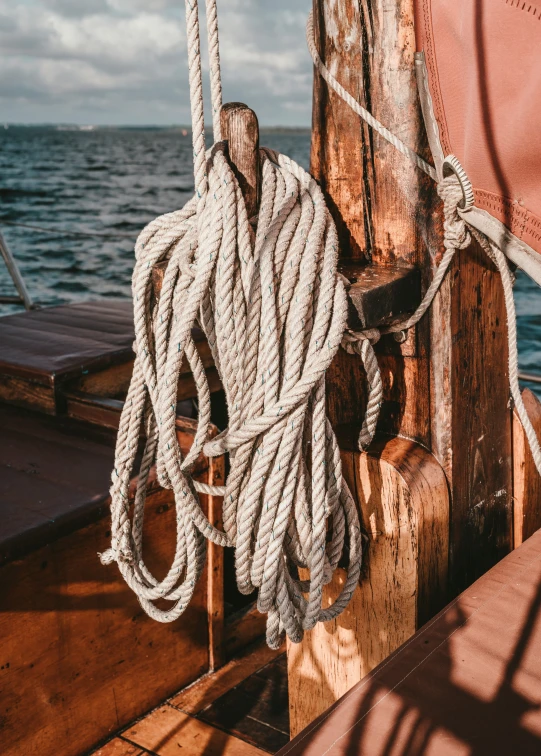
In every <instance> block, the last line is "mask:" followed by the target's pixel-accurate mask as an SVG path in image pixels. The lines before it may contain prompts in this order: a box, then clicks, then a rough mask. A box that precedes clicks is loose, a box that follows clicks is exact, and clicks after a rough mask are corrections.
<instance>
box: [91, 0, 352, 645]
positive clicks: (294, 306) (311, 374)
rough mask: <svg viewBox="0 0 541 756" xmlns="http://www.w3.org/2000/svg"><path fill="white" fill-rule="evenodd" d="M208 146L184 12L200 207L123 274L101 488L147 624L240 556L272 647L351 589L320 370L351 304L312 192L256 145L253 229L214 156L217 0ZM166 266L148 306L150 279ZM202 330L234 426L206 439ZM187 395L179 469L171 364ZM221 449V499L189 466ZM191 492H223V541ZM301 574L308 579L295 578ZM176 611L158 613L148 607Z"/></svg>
mask: <svg viewBox="0 0 541 756" xmlns="http://www.w3.org/2000/svg"><path fill="white" fill-rule="evenodd" d="M206 5H207V14H208V15H207V18H208V22H207V28H208V34H209V51H210V58H211V65H210V69H211V82H212V87H211V94H212V109H213V121H214V129H215V132H214V137H215V142H216V143H215V145H214V147H213V149H212V150H211V151H210V153H209V155H206V154H205V141H204V120H203V92H202V80H201V57H200V43H199V23H198V8H197V3H192V2H186V22H187V37H188V51H189V79H190V100H191V108H192V124H193V145H194V176H195V186H196V194H195V196H194V198H193V199H192V200H191V201H190V202H189V203H188V204H187V205H186V207H184V208H183V209H182V210H179V211H177V212H173V213H169V214H167V215H164V216H162V217H160V218H157V219H156V220H155V221H153V222H152V223H150V224H149V225H148V226H147V227H146V228H145V229H144V231H143V232H142V233H141V235H140V236H139V238H138V240H137V243H136V248H135V255H136V264H135V269H134V274H133V302H134V319H135V353H136V358H135V364H134V370H133V377H132V381H131V384H130V387H129V391H128V395H127V398H126V402H125V404H124V408H123V412H122V416H121V421H120V427H119V432H118V439H117V447H116V456H115V469H114V472H113V485H112V488H111V514H112V543H111V549H110V550H109V551H108V552H106V553H105V554H103V555H102V561H104V562H105V563H110V562H111V561H113V560H114V561H116V562H117V564H118V566H119V569H120V571H121V573H122V575H123V577H124V579H125V580H126V582H127V583H128V585H129V586H130V587H131V588H132V589H133V590H134V591H135V593H136V594H137V596H138V598H139V601H140V602H141V605H142V607H143V608H144V610H145V611H146V612H147V613H148V614H149V615H150V616H151V617H153V618H154V619H156V620H159V621H161V622H169V621H172V620H174V619H175V618H177V617H178V616H179V615H180V614H182V612H183V611H184V609H185V608H186V606H187V604H188V602H189V600H190V598H191V596H192V594H193V591H194V588H195V585H196V583H197V580H198V578H199V576H200V574H201V570H202V567H203V563H204V556H205V538H208V539H210V540H212V541H213V542H214V543H217V544H219V545H222V546H234V547H235V564H236V575H237V583H238V586H239V589H240V590H241V591H242V592H243V593H251V592H252V591H254V590H256V589H257V590H258V608H259V610H260V611H261V612H266V613H268V620H267V642H268V643H269V645H271V646H272V647H274V648H276V647H278V646H279V644H280V642H281V640H282V637H283V633H284V631H285V632H286V633H287V634H288V636H289V637H290V638H291V639H292V640H293V641H300V640H301V638H302V636H303V633H304V630H306V629H309V628H311V627H313V626H314V625H315V624H316V622H320V621H327V620H329V619H332V618H333V617H335V616H337V615H338V614H339V613H340V612H341V611H342V610H343V609H344V608H345V606H346V605H347V603H348V602H349V599H350V597H351V595H352V593H353V590H354V589H355V586H356V584H357V582H358V579H359V573H360V565H361V557H362V547H361V533H360V526H359V520H358V514H357V509H356V506H355V503H354V501H353V499H352V496H351V494H350V491H349V489H348V487H347V485H346V483H345V481H344V480H343V477H342V470H341V462H340V451H339V448H338V444H337V441H336V438H335V436H334V433H333V430H332V428H331V426H330V424H329V421H328V420H327V417H326V414H325V382H324V381H325V371H326V369H327V367H328V366H329V364H330V362H331V361H332V359H333V357H334V355H335V354H336V351H337V350H338V348H339V347H340V343H341V340H342V335H343V333H344V328H345V324H346V316H347V298H346V293H345V289H344V286H343V283H342V281H341V280H340V279H339V278H338V277H337V261H338V240H337V233H336V228H335V225H334V222H333V220H332V218H331V216H330V213H329V211H328V209H327V207H326V205H325V200H324V197H323V193H322V191H321V189H320V188H319V186H318V185H317V183H316V182H315V181H314V179H312V178H311V176H310V175H309V174H307V173H306V172H305V171H304V170H303V169H302V168H301V167H300V166H298V165H297V164H296V163H295V162H293V161H292V160H290V159H289V158H287V157H286V156H284V155H280V154H278V153H276V152H273V151H272V150H268V149H262V150H261V152H260V161H261V175H262V187H261V205H260V210H259V216H258V218H257V227H256V230H255V233H254V231H253V230H252V226H251V224H250V219H249V218H248V217H247V212H246V206H245V203H244V199H243V196H242V192H241V190H240V187H239V184H238V182H237V180H236V178H235V175H234V172H233V170H232V169H231V166H230V165H229V163H228V160H227V158H226V155H225V153H224V146H223V144H221V143H220V142H219V137H220V134H219V112H220V108H221V84H220V67H219V55H218V27H217V18H216V4H215V0H207V2H206ZM162 260H167V261H168V264H167V268H166V272H165V275H164V280H163V285H162V291H161V295H160V299H159V302H158V304H157V306H156V307H155V308H154V309H153V308H152V304H151V303H152V299H151V292H152V278H151V276H152V268H153V266H154V265H155V264H156V263H158V262H160V261H162ZM196 321H197V322H198V323H199V324H200V326H201V327H202V328H203V330H204V332H205V335H206V337H207V340H208V343H209V346H210V349H211V351H212V355H213V359H214V364H215V366H216V368H217V369H218V372H219V375H220V378H221V381H222V385H223V388H224V391H225V395H226V399H227V406H228V411H229V426H228V428H227V430H226V431H224V432H223V433H222V434H220V435H219V436H218V437H217V438H215V439H213V440H211V441H209V440H208V439H207V434H208V428H209V423H210V391H209V386H208V383H207V378H206V375H205V371H204V369H203V364H202V361H201V358H200V356H199V354H198V352H197V348H196V346H195V344H194V342H193V339H192V336H191V331H192V327H193V326H194V324H195V323H196ZM184 359H186V360H187V361H188V363H189V365H190V368H191V371H192V374H193V378H194V381H195V384H196V388H197V397H198V404H199V418H198V426H197V431H196V434H195V438H194V442H193V445H192V447H191V450H190V452H189V453H188V454H187V456H186V457H184V458H183V457H182V455H181V453H180V449H179V445H178V442H177V437H176V429H175V419H176V392H177V384H178V378H179V373H180V369H181V364H182V361H183V360H184ZM143 433H144V435H145V438H146V440H145V446H144V451H143V455H142V461H141V464H140V468H139V474H138V482H137V488H136V493H135V499H134V502H133V504H131V503H130V501H129V483H130V479H131V478H132V477H133V474H134V466H135V460H136V455H137V450H138V444H139V438H140V436H141V435H142V434H143ZM201 451H203V453H204V454H206V455H207V456H210V457H212V456H217V455H221V454H224V453H226V452H228V453H229V460H230V471H229V475H228V478H227V482H226V486H225V488H221V487H210V486H206V485H202V484H200V483H198V482H196V481H194V479H193V477H192V471H193V468H194V464H195V461H196V460H197V458H198V456H199V454H200V453H201ZM154 464H156V466H157V474H158V480H159V482H160V484H161V485H162V486H163V487H165V488H168V489H170V490H172V491H173V492H174V496H175V505H176V513H177V533H176V538H177V543H176V551H175V556H174V559H173V563H172V565H171V568H170V570H169V572H168V574H167V575H166V576H165V577H164V578H163V579H158V578H157V577H155V576H153V575H152V574H151V573H150V571H149V569H148V568H147V566H146V564H145V561H144V556H143V522H144V507H145V498H146V488H147V479H148V475H149V472H150V470H151V468H152V466H153V465H154ZM197 492H204V493H209V492H210V493H214V494H223V495H224V504H223V522H224V530H223V532H222V531H220V530H218V529H216V528H215V527H213V526H212V525H211V524H210V522H209V521H208V520H207V518H206V516H205V514H204V513H203V511H202V509H201V505H200V502H199V498H198V495H197ZM344 552H347V561H348V567H347V576H346V580H345V582H344V585H343V588H342V591H341V593H340V595H339V596H338V598H337V599H336V600H335V602H334V603H333V604H332V605H330V606H325V608H323V607H322V594H323V586H324V585H325V584H327V583H328V582H329V581H330V580H331V578H332V575H333V572H334V570H335V569H336V567H337V565H338V562H339V560H340V558H341V556H342V555H343V554H344ZM299 568H301V569H304V570H306V571H307V573H308V579H307V580H306V581H302V580H301V579H300V578H299V575H298V569H299ZM159 599H167V600H168V601H170V602H172V604H171V606H170V608H169V609H163V608H159V607H158V606H157V605H156V601H157V600H159Z"/></svg>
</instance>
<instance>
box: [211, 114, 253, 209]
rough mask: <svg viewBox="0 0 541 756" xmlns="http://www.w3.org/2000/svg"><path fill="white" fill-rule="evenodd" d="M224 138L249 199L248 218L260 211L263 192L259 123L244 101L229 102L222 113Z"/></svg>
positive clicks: (236, 173)
mask: <svg viewBox="0 0 541 756" xmlns="http://www.w3.org/2000/svg"><path fill="white" fill-rule="evenodd" d="M220 123H221V127H222V139H224V140H226V141H227V150H228V155H229V160H230V162H231V165H232V166H233V170H234V171H235V175H236V177H237V179H238V181H239V185H240V188H241V191H242V194H243V197H244V201H245V202H246V210H247V212H248V218H252V217H253V216H254V215H256V214H257V211H258V209H259V196H260V176H259V173H260V169H259V124H258V121H257V116H256V114H255V113H254V111H253V110H250V108H249V107H248V106H247V105H244V103H242V102H227V103H226V104H225V105H224V106H223V107H222V111H221V113H220Z"/></svg>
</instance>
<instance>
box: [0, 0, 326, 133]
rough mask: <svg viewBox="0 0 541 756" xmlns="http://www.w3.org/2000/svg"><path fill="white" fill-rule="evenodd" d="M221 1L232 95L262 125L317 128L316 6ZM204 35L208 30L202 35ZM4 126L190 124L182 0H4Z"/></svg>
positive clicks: (0, 96)
mask: <svg viewBox="0 0 541 756" xmlns="http://www.w3.org/2000/svg"><path fill="white" fill-rule="evenodd" d="M291 6H292V2H291V0H222V3H221V4H220V7H219V14H220V16H219V20H220V35H221V50H222V70H223V83H224V97H225V98H226V99H227V100H242V101H245V102H247V103H248V104H249V105H250V106H251V107H254V109H256V110H257V112H258V115H259V117H260V121H261V123H263V124H273V125H275V124H284V125H288V124H289V125H304V124H308V123H309V117H310V115H309V114H310V92H311V77H312V69H311V63H310V60H309V56H308V53H307V51H306V45H305V42H304V23H305V19H306V14H307V12H308V9H309V6H310V0H294V9H292V7H291ZM203 36H204V30H203ZM0 49H1V50H2V55H1V56H0V107H1V109H2V120H5V121H30V122H32V121H33V122H44V121H57V122H58V121H60V122H62V121H69V122H79V123H83V122H95V123H179V122H182V123H186V122H188V120H189V102H188V81H187V79H188V77H187V68H186V56H187V52H186V35H185V29H184V11H183V3H181V2H179V0H19V2H18V3H17V4H16V5H15V7H14V4H13V0H0Z"/></svg>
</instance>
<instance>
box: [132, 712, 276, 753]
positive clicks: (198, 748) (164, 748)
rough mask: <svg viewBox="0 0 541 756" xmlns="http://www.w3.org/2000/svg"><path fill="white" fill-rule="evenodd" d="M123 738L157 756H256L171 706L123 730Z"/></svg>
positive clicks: (245, 746) (251, 748) (255, 750)
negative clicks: (179, 755)
mask: <svg viewBox="0 0 541 756" xmlns="http://www.w3.org/2000/svg"><path fill="white" fill-rule="evenodd" d="M124 737H125V738H126V739H127V740H130V741H131V742H133V743H136V744H137V745H140V746H142V747H143V748H147V749H148V750H149V751H152V753H154V754H158V756H173V755H174V756H178V754H179V753H181V754H182V756H201V754H205V756H259V755H260V754H264V753H265V751H261V750H260V749H259V748H256V747H255V746H253V745H250V744H249V743H246V742H244V741H243V740H239V738H235V737H234V736H233V735H229V734H227V733H226V732H223V731H222V730H217V729H216V728H215V727H212V726H211V725H208V724H206V723H205V722H201V721H199V720H198V719H194V718H193V717H191V716H189V715H188V714H184V713H183V712H181V711H178V709H174V708H173V707H172V706H162V707H161V708H160V709H157V710H156V711H153V712H152V714H150V715H149V716H148V717H145V718H144V719H142V720H141V721H140V722H138V723H137V724H136V725H134V726H133V727H131V728H130V729H128V730H126V732H125V733H124Z"/></svg>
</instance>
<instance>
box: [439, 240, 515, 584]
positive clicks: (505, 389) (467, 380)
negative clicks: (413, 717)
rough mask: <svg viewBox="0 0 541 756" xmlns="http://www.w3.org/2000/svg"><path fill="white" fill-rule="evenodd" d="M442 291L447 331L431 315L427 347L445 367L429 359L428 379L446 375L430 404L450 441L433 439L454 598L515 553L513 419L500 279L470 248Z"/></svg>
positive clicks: (461, 255) (481, 255) (475, 249)
mask: <svg viewBox="0 0 541 756" xmlns="http://www.w3.org/2000/svg"><path fill="white" fill-rule="evenodd" d="M446 286H448V287H449V309H448V310H447V312H446V313H445V316H444V317H445V319H447V320H448V323H449V327H448V328H446V327H445V324H444V325H443V327H440V325H441V321H440V320H439V319H438V317H437V315H436V311H434V317H435V318H436V320H435V322H434V329H433V332H432V340H433V342H438V344H439V348H440V350H441V349H442V348H443V344H442V342H443V343H444V344H445V346H446V348H447V350H448V351H447V355H446V357H447V359H445V356H444V358H443V360H442V363H439V362H436V361H435V359H434V360H433V363H432V372H433V375H434V381H435V382H436V381H437V380H440V381H441V382H443V383H445V381H446V380H447V375H449V381H450V392H449V393H448V394H447V395H446V396H443V403H442V405H439V406H438V404H437V403H436V401H435V400H434V403H433V406H434V409H435V413H436V412H438V413H440V418H441V416H443V417H445V416H446V420H445V423H446V426H447V428H448V429H449V435H447V436H446V437H445V438H444V439H441V440H440V443H439V445H438V446H437V447H436V439H434V448H435V453H437V452H439V450H440V449H441V448H442V446H443V449H444V450H446V451H445V452H444V454H443V455H442V458H441V462H442V464H444V463H446V465H445V464H444V467H445V469H446V473H447V476H448V478H449V482H450V488H451V497H452V507H451V524H450V533H451V535H450V555H449V556H450V572H449V576H450V591H451V595H456V594H458V593H459V592H460V591H462V590H464V589H465V588H466V587H467V586H469V585H470V584H471V583H472V582H473V581H474V580H476V579H477V578H478V577H480V576H481V575H482V574H483V573H485V572H486V571H487V570H488V569H490V568H491V567H492V566H494V564H496V563H497V562H498V561H499V560H500V559H502V558H503V557H504V556H505V555H506V554H507V553H508V552H509V551H510V549H511V548H512V528H513V523H512V518H513V500H512V496H513V494H512V491H513V463H512V416H511V410H510V409H509V377H508V361H507V351H508V350H507V325H506V323H507V320H506V315H505V304H504V299H503V290H502V285H501V280H500V276H499V274H498V273H497V271H496V269H495V268H494V266H493V265H492V263H491V262H490V261H488V260H487V257H486V255H485V254H484V253H483V252H482V251H481V250H480V249H479V248H478V247H477V245H474V244H472V245H471V246H470V247H469V248H468V249H467V250H461V251H460V253H459V255H458V258H457V259H456V260H455V262H454V263H453V265H452V268H451V270H450V272H449V274H448V279H447V281H446ZM442 296H444V297H445V296H446V295H445V294H443V293H442ZM440 354H441V352H440ZM447 370H449V373H448V374H447ZM442 394H445V392H444V391H438V396H440V397H442Z"/></svg>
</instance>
